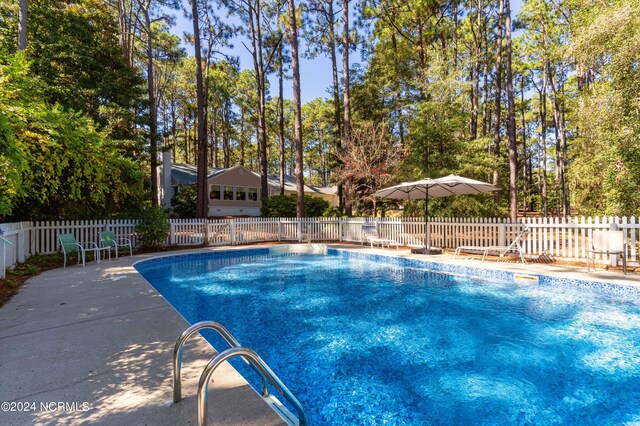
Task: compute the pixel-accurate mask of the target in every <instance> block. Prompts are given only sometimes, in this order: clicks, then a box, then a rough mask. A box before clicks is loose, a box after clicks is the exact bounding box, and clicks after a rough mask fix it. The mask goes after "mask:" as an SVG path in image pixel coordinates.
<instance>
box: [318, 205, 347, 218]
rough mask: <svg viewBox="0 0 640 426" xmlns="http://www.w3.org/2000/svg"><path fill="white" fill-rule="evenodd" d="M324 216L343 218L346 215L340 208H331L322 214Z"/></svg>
mask: <svg viewBox="0 0 640 426" xmlns="http://www.w3.org/2000/svg"><path fill="white" fill-rule="evenodd" d="M322 216H323V217H343V216H344V214H343V213H342V210H340V207H338V206H329V207H327V208H326V210H325V211H324V212H323V213H322Z"/></svg>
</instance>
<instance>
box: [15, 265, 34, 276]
mask: <svg viewBox="0 0 640 426" xmlns="http://www.w3.org/2000/svg"><path fill="white" fill-rule="evenodd" d="M39 272H40V268H38V267H37V266H36V265H32V264H31V263H18V264H16V266H15V267H14V268H13V269H12V270H11V274H13V275H36V274H37V273H39Z"/></svg>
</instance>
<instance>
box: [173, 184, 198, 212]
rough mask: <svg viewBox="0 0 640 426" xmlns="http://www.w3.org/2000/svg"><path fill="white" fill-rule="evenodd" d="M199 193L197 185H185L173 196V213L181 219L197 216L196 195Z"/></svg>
mask: <svg viewBox="0 0 640 426" xmlns="http://www.w3.org/2000/svg"><path fill="white" fill-rule="evenodd" d="M197 195H198V193H197V191H196V186H195V185H188V186H183V187H181V188H180V190H179V191H178V193H177V194H176V195H174V196H173V197H172V198H171V207H173V213H174V214H175V215H176V216H177V217H179V218H181V219H191V218H194V217H196V197H197Z"/></svg>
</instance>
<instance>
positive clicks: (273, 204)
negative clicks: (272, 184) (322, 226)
mask: <svg viewBox="0 0 640 426" xmlns="http://www.w3.org/2000/svg"><path fill="white" fill-rule="evenodd" d="M296 199H297V198H296V196H295V195H274V196H272V197H269V198H263V199H262V207H261V208H260V216H262V217H295V216H296ZM328 208H329V202H328V201H326V200H323V199H322V198H317V197H310V196H308V195H305V196H304V215H305V217H320V216H322V215H323V214H324V212H325V211H326V210H327V209H328Z"/></svg>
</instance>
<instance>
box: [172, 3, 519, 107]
mask: <svg viewBox="0 0 640 426" xmlns="http://www.w3.org/2000/svg"><path fill="white" fill-rule="evenodd" d="M183 7H189V5H188V1H186V0H183ZM521 7H522V0H512V1H511V13H512V16H513V18H515V17H516V16H517V14H518V12H519V11H520V9H521ZM170 14H172V15H173V16H175V23H176V25H175V26H174V27H173V28H172V30H171V32H172V33H174V34H176V35H179V36H181V37H182V36H183V34H185V33H189V34H191V33H193V24H192V22H191V20H190V19H188V18H186V17H185V16H184V13H183V12H182V11H172V12H170ZM221 17H223V18H224V16H221ZM352 21H353V20H352ZM514 35H517V34H514ZM242 41H245V44H247V46H249V42H248V40H247V39H246V37H244V36H238V37H235V38H234V39H233V40H232V41H231V43H232V44H233V48H232V49H224V53H225V54H228V55H231V56H235V57H238V58H239V60H240V69H249V68H251V69H252V68H253V60H252V58H251V54H250V53H249V51H248V50H247V49H246V48H245V47H244V46H243V45H242ZM184 47H185V48H186V49H187V52H189V53H190V54H193V46H191V45H187V44H184ZM305 50H306V45H305V43H304V40H300V58H299V61H300V92H301V98H302V103H303V104H305V103H307V102H309V101H312V100H313V99H315V98H328V97H330V96H331V94H330V92H329V90H330V89H331V86H332V85H333V81H332V76H331V60H330V59H329V57H328V56H324V55H323V54H320V55H318V56H317V57H316V58H314V59H307V58H305V57H304V55H303V53H304V52H305ZM349 59H350V64H351V67H354V65H356V64H357V63H358V62H360V60H361V58H360V53H359V52H352V53H351V54H350V58H349ZM341 61H342V56H341V54H339V58H338V62H339V63H338V74H339V78H340V79H342V71H341V70H342V62H341ZM269 83H270V85H271V87H272V88H275V90H277V87H278V80H277V76H276V75H275V74H273V75H270V76H269ZM292 86H293V83H292V81H291V80H286V81H285V82H284V88H283V91H284V93H283V95H284V98H285V99H291V98H293V87H292ZM273 90H274V89H272V93H273Z"/></svg>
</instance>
